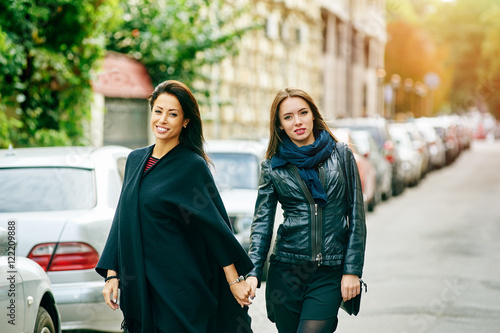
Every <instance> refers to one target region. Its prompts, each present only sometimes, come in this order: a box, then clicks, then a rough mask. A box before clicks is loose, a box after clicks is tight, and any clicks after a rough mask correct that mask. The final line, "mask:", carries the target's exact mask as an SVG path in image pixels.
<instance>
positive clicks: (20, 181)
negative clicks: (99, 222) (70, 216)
mask: <svg viewBox="0 0 500 333" xmlns="http://www.w3.org/2000/svg"><path fill="white" fill-rule="evenodd" d="M0 184H1V187H2V190H1V191H0V212H35V211H54V210H76V209H88V208H91V207H93V206H94V205H95V194H94V185H93V184H94V176H93V172H92V170H89V169H78V168H56V167H37V168H2V169H0Z"/></svg>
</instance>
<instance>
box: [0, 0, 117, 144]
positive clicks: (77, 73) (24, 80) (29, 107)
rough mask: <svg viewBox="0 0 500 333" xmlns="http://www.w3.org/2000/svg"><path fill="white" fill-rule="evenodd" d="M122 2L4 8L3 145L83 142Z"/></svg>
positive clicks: (74, 0) (27, 0) (0, 71)
mask: <svg viewBox="0 0 500 333" xmlns="http://www.w3.org/2000/svg"><path fill="white" fill-rule="evenodd" d="M117 1H118V0H107V1H102V0H46V1H42V2H40V1H36V0H7V1H2V2H0V66H1V67H0V79H2V82H5V84H3V85H1V86H0V122H1V125H0V146H4V147H5V146H6V145H7V144H9V143H14V144H15V145H18V146H35V145H41V146H49V145H68V144H83V143H86V142H85V139H84V123H85V121H86V120H88V118H89V115H90V105H91V101H92V88H91V85H90V80H91V78H92V68H93V67H94V66H95V64H96V62H97V61H98V60H99V59H101V58H102V57H103V56H104V52H105V39H104V32H105V31H107V30H108V29H109V28H112V25H113V24H114V22H116V20H117V17H118V14H119V11H118V10H117V5H118V3H117ZM5 124H7V125H5Z"/></svg>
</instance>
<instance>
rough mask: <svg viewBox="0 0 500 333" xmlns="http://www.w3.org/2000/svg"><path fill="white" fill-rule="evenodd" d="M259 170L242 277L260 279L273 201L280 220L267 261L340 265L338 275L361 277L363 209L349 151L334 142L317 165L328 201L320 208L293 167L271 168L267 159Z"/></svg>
mask: <svg viewBox="0 0 500 333" xmlns="http://www.w3.org/2000/svg"><path fill="white" fill-rule="evenodd" d="M342 163H344V167H342ZM261 168H262V171H261V176H260V184H259V192H258V197H257V202H256V204H255V214H254V220H253V223H252V233H251V236H250V250H249V256H250V258H251V259H252V261H253V263H254V265H255V268H254V269H253V270H252V271H251V272H250V273H249V274H248V275H250V276H256V277H257V278H258V279H259V281H260V278H261V275H262V268H263V265H264V262H265V260H266V258H267V254H268V252H269V248H270V246H271V239H272V235H273V230H274V216H275V212H276V205H277V202H278V201H279V202H280V203H281V207H282V209H283V217H284V222H283V223H282V224H281V225H280V226H279V228H278V232H277V236H276V241H275V246H274V251H273V254H272V256H271V261H280V262H286V263H292V264H298V263H302V262H304V261H314V262H316V263H317V264H318V265H328V266H343V271H344V274H354V275H357V276H359V277H361V275H362V272H363V264H364V253H365V242H366V224H365V211H364V204H363V193H362V191H361V182H360V179H359V173H358V168H357V165H356V161H355V159H354V155H353V153H352V151H351V149H350V148H349V147H348V146H347V145H346V144H344V143H337V144H336V147H335V149H334V151H333V153H332V155H331V156H330V158H328V159H327V160H326V161H325V162H323V163H322V164H321V165H319V166H318V172H319V178H320V180H321V182H322V184H323V187H324V189H325V192H326V194H327V197H328V204H327V206H326V207H324V208H321V207H319V206H318V205H316V204H315V202H314V200H313V198H312V195H311V193H310V191H309V190H308V188H307V186H306V184H305V182H304V181H303V180H302V179H301V178H300V176H299V173H298V169H297V167H296V166H295V165H292V164H287V165H285V166H283V167H277V168H275V169H272V168H271V161H270V160H265V161H263V162H262V164H261ZM344 173H345V175H344ZM346 180H347V182H349V184H347V183H346ZM346 191H347V192H350V193H349V197H350V200H349V199H348V198H347V197H346V196H345V193H346ZM348 202H349V204H350V207H349V209H348V207H347V206H348ZM347 217H348V218H347Z"/></svg>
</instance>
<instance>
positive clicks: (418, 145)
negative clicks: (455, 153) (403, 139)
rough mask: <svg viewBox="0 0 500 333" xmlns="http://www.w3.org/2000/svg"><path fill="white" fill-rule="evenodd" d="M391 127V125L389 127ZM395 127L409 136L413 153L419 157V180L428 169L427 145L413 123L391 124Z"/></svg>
mask: <svg viewBox="0 0 500 333" xmlns="http://www.w3.org/2000/svg"><path fill="white" fill-rule="evenodd" d="M391 126H392V125H391ZM393 126H395V127H401V128H402V129H403V130H405V131H406V133H408V135H409V136H410V139H411V142H412V144H413V147H414V148H415V151H416V152H417V153H418V155H419V156H420V159H419V161H420V171H419V174H420V178H423V177H424V176H425V175H426V174H427V171H428V168H429V158H430V157H429V150H428V149H427V144H426V142H425V138H424V136H423V135H422V133H421V132H420V131H419V130H418V128H417V126H416V125H415V124H414V123H396V124H393Z"/></svg>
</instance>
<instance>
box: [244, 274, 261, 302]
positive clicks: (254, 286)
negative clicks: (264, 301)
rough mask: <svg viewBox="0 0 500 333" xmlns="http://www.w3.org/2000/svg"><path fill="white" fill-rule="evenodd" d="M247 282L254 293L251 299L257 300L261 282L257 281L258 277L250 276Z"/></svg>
mask: <svg viewBox="0 0 500 333" xmlns="http://www.w3.org/2000/svg"><path fill="white" fill-rule="evenodd" d="M246 281H247V283H248V284H249V285H250V287H251V288H252V291H251V292H250V299H251V300H253V299H254V298H255V291H256V290H257V285H258V284H259V280H258V279H257V277H256V276H249V277H247V280H246Z"/></svg>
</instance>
